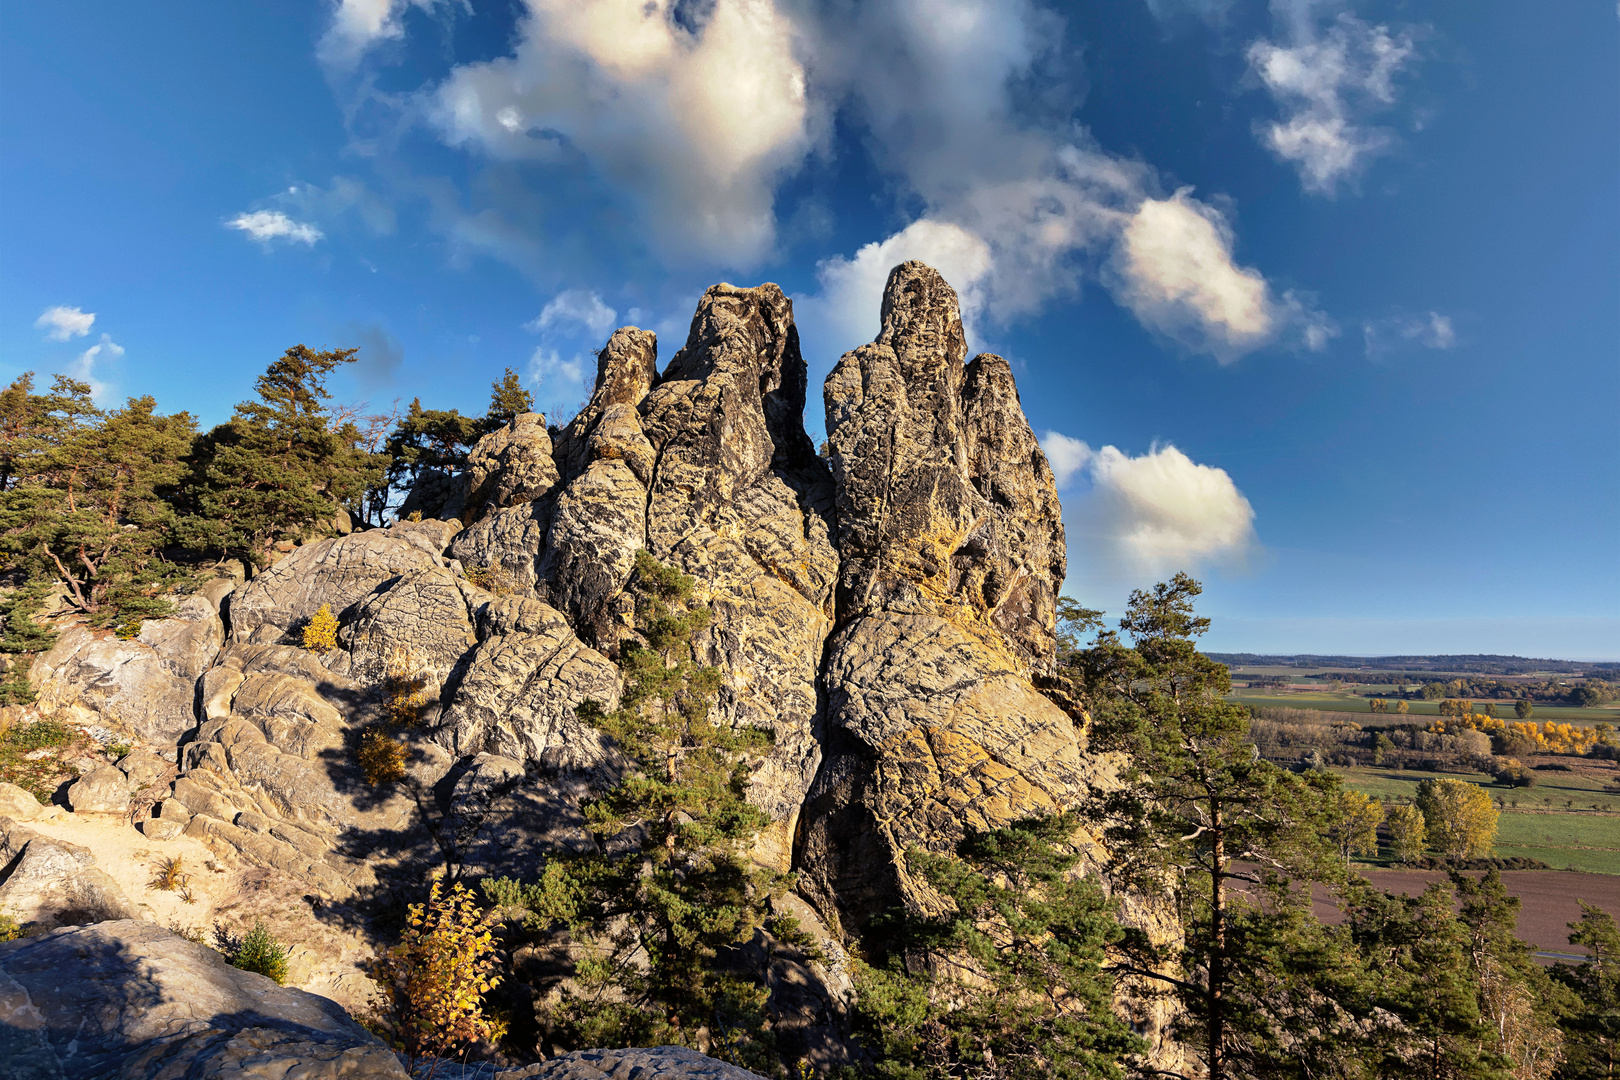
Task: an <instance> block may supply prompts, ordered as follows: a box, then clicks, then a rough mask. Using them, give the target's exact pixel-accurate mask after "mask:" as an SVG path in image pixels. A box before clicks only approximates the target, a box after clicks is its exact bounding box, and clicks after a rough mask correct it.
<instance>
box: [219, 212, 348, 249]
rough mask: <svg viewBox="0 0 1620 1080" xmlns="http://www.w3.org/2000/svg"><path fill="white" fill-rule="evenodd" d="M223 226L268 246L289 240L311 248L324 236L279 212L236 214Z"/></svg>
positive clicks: (310, 226) (315, 229)
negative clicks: (245, 234) (271, 243)
mask: <svg viewBox="0 0 1620 1080" xmlns="http://www.w3.org/2000/svg"><path fill="white" fill-rule="evenodd" d="M225 226H226V228H230V229H239V230H241V231H242V232H245V233H247V234H248V235H249V236H251V237H253V239H255V240H257V241H259V243H261V244H269V243H270V242H271V241H272V240H290V241H293V242H294V243H299V244H308V245H310V246H312V247H313V246H314V244H315V242H316V241H318V240H321V239H324V238H325V236H326V234H325V233H323V232H321V230H319V229H317V228H316V227H315V226H313V225H310V224H307V223H305V222H302V221H294V220H293V219H292V218H290V217H288V216H287V215H286V214H284V213H282V212H281V211H280V210H255V211H253V212H252V213H245V214H237V215H236V216H235V217H234V218H232V219H231V220H229V221H227V222H226V223H225Z"/></svg>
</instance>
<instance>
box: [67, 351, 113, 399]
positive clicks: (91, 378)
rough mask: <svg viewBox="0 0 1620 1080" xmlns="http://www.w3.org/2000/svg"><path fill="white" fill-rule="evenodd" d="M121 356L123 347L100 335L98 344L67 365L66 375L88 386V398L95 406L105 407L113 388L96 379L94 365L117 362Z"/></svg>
mask: <svg viewBox="0 0 1620 1080" xmlns="http://www.w3.org/2000/svg"><path fill="white" fill-rule="evenodd" d="M123 355H124V347H123V346H122V345H119V344H118V343H116V342H115V341H113V339H112V338H111V337H109V336H108V335H106V334H102V335H101V340H100V341H99V342H97V343H96V344H94V345H92V346H90V347H89V348H88V349H86V350H84V352H82V353H80V354H79V355H78V357H77V358H75V359H74V361H73V362H72V363H71V364H69V365H68V374H69V375H71V376H72V377H73V378H75V379H78V380H80V381H81V382H86V383H89V384H90V397H91V399H92V400H93V401H94V402H95V403H96V404H97V405H103V406H104V405H107V404H108V403H109V401H110V399H111V397H112V393H113V386H112V384H111V383H109V382H104V381H103V380H101V379H99V378H97V377H96V365H97V364H100V363H102V362H104V361H108V360H117V359H119V358H120V357H122V356H123Z"/></svg>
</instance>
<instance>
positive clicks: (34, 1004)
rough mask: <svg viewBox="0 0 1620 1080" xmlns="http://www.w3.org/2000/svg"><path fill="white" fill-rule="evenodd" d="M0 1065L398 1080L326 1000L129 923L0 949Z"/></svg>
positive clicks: (21, 1079)
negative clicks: (233, 965) (278, 983)
mask: <svg viewBox="0 0 1620 1080" xmlns="http://www.w3.org/2000/svg"><path fill="white" fill-rule="evenodd" d="M0 1061H3V1062H5V1065H4V1072H5V1074H6V1075H7V1076H8V1077H13V1078H15V1080H64V1078H66V1077H82V1078H86V1080H89V1078H92V1077H109V1078H111V1077H120V1078H127V1080H146V1078H151V1080H158V1078H159V1077H182V1076H195V1077H201V1076H242V1077H247V1076H301V1077H309V1078H310V1080H316V1078H331V1080H337V1078H338V1077H343V1078H345V1080H349V1078H352V1080H406V1074H405V1070H404V1069H403V1068H402V1067H401V1066H400V1064H399V1060H398V1059H397V1058H396V1057H395V1056H394V1055H393V1054H392V1053H391V1052H389V1050H388V1049H387V1048H386V1047H385V1046H383V1044H382V1043H381V1042H379V1041H378V1040H377V1039H376V1038H375V1037H373V1036H372V1035H370V1034H369V1033H367V1032H366V1031H365V1029H363V1028H361V1027H360V1025H358V1024H356V1023H355V1022H354V1021H353V1020H351V1019H349V1016H348V1014H347V1013H345V1012H344V1011H343V1009H342V1008H341V1007H340V1006H339V1005H338V1004H337V1003H336V1002H333V1001H330V1000H328V999H326V998H323V997H319V996H317V995H315V994H309V993H305V992H304V991H302V990H296V989H293V988H292V987H282V986H277V985H276V984H275V983H273V982H271V981H270V980H269V979H267V978H265V977H264V976H262V975H254V974H252V973H250V972H246V971H238V970H237V969H236V968H233V967H231V966H230V965H228V964H226V963H225V961H224V959H223V958H221V957H220V955H219V954H218V953H216V952H214V951H213V950H212V949H209V948H206V947H205V946H202V945H195V944H192V943H191V942H189V941H186V940H185V939H184V938H180V937H177V936H176V935H174V934H173V933H170V932H169V931H167V930H164V929H162V928H161V927H158V926H155V925H153V924H152V923H148V922H140V921H137V920H133V919H126V920H123V921H116V922H103V923H100V924H99V925H95V926H80V927H74V928H71V929H62V930H56V931H54V932H52V933H49V934H45V935H43V936H40V937H30V938H23V939H21V940H18V941H13V942H9V943H7V944H5V945H0Z"/></svg>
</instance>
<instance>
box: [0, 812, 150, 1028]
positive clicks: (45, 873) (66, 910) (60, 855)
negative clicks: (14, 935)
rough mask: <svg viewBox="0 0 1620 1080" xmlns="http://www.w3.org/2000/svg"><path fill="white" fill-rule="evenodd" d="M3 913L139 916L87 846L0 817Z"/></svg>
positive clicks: (66, 921) (39, 921) (84, 919)
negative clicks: (53, 836)
mask: <svg viewBox="0 0 1620 1080" xmlns="http://www.w3.org/2000/svg"><path fill="white" fill-rule="evenodd" d="M0 912H4V913H5V914H7V915H9V916H10V917H11V918H13V919H15V920H17V922H18V923H21V924H28V923H33V924H34V925H35V926H36V927H42V928H50V927H54V926H66V925H74V924H77V923H88V922H100V921H102V920H104V919H132V918H135V914H136V913H135V905H134V904H132V903H130V900H129V896H128V895H127V894H126V893H125V892H124V890H123V889H121V888H119V886H118V883H117V882H116V881H114V880H113V879H112V878H111V877H109V876H108V875H107V873H106V871H104V870H101V869H99V868H98V867H97V866H96V861H95V858H94V856H92V855H91V854H90V852H89V851H88V850H87V849H85V848H83V847H80V846H79V845H78V844H70V843H68V842H67V841H65V840H55V839H52V838H51V837H48V836H41V835H40V834H39V833H36V832H35V831H34V830H32V829H29V828H27V827H26V826H23V825H21V824H19V823H18V822H17V821H15V820H13V819H11V818H7V817H0ZM0 1060H3V1055H0Z"/></svg>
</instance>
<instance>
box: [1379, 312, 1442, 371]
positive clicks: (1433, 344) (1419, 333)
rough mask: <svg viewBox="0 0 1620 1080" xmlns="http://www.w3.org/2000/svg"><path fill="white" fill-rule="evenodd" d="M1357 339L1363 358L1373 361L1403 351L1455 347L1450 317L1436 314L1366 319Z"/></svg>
mask: <svg viewBox="0 0 1620 1080" xmlns="http://www.w3.org/2000/svg"><path fill="white" fill-rule="evenodd" d="M1361 335H1362V341H1363V344H1364V345H1365V347H1366V351H1367V357H1368V359H1373V360H1376V359H1378V358H1380V357H1383V356H1387V355H1389V354H1390V353H1392V352H1395V351H1397V350H1399V349H1403V348H1416V349H1451V348H1455V347H1456V345H1457V329H1456V327H1455V326H1454V325H1453V324H1452V321H1451V316H1449V315H1442V314H1440V313H1439V312H1438V311H1427V312H1423V313H1421V314H1416V315H1413V314H1401V315H1389V316H1386V317H1384V318H1381V319H1368V320H1366V321H1365V322H1363V323H1362V324H1361Z"/></svg>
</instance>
